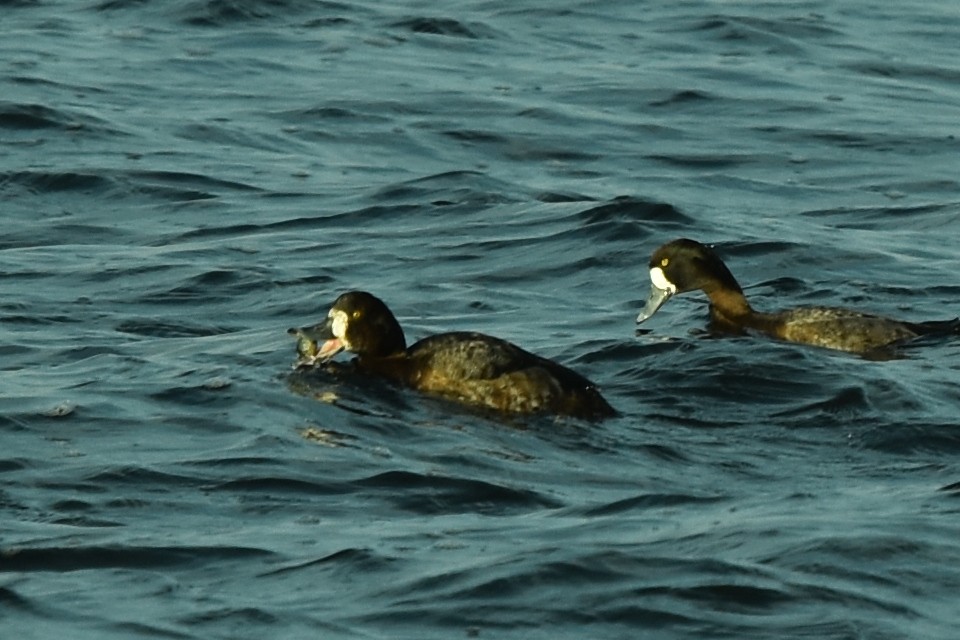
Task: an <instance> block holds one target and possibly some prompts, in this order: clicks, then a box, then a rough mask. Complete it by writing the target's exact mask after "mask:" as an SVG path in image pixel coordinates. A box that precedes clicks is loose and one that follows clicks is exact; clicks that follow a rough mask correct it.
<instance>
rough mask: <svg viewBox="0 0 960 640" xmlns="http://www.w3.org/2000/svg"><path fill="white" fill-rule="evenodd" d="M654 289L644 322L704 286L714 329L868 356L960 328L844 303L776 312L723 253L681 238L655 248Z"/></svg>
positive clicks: (641, 316)
mask: <svg viewBox="0 0 960 640" xmlns="http://www.w3.org/2000/svg"><path fill="white" fill-rule="evenodd" d="M650 280H651V289H650V296H649V297H648V299H647V304H646V306H645V307H644V309H643V310H642V311H641V312H640V314H639V316H638V317H637V322H638V323H639V322H644V321H646V320H647V319H648V318H650V316H652V315H653V314H654V313H656V312H657V310H658V309H659V308H660V307H661V306H662V305H663V304H664V303H665V302H666V301H667V300H668V299H669V298H671V297H672V296H673V295H676V294H678V293H684V292H687V291H695V290H701V291H703V292H705V293H706V294H707V297H708V298H709V299H710V321H711V328H712V329H714V330H715V331H719V332H723V333H732V334H750V333H759V334H763V335H766V336H768V337H772V338H776V339H779V340H784V341H787V342H796V343H801V344H807V345H812V346H817V347H823V348H827V349H836V350H839V351H847V352H850V353H858V354H868V353H871V352H875V351H877V350H880V349H884V348H887V347H891V346H894V345H897V344H899V343H902V342H905V341H908V340H912V339H915V338H919V337H921V336H924V335H931V334H943V333H951V332H957V331H958V330H960V320H957V319H955V320H948V321H944V322H920V323H911V322H902V321H900V320H894V319H892V318H885V317H882V316H877V315H871V314H868V313H862V312H859V311H854V310H851V309H844V308H839V307H799V308H796V309H789V310H786V311H780V312H776V313H763V312H760V311H755V310H754V309H753V308H752V307H751V306H750V304H749V302H747V299H746V296H744V294H743V290H742V289H741V287H740V285H739V284H738V283H737V281H736V279H735V278H734V277H733V275H732V274H731V273H730V270H729V269H728V268H727V266H726V265H725V264H724V263H723V261H722V260H721V259H720V257H719V256H718V255H717V254H716V253H715V252H714V251H713V250H712V249H711V248H709V247H707V246H705V245H703V244H700V243H699V242H696V241H695V240H688V239H686V238H681V239H678V240H674V241H672V242H668V243H667V244H665V245H663V246H661V247H660V248H659V249H657V250H656V251H654V253H653V256H652V257H651V259H650Z"/></svg>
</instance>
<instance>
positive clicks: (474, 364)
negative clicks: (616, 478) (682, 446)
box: [290, 291, 616, 419]
mask: <svg viewBox="0 0 960 640" xmlns="http://www.w3.org/2000/svg"><path fill="white" fill-rule="evenodd" d="M290 333H292V334H294V335H296V336H297V337H298V338H299V344H300V345H303V343H304V341H305V340H306V341H307V342H309V340H322V341H323V344H322V346H320V347H319V348H316V349H312V348H310V347H309V346H308V345H304V346H298V351H299V352H300V354H301V363H303V364H306V365H314V364H317V363H323V362H326V361H327V360H329V359H330V358H332V357H333V356H334V355H336V354H337V353H338V352H339V351H341V350H347V351H351V352H353V353H355V354H356V358H355V359H354V363H353V365H354V368H355V369H356V371H357V372H359V373H363V374H366V375H373V376H377V377H380V378H384V379H386V380H389V381H391V382H394V383H396V384H398V385H401V386H404V387H409V388H411V389H415V390H417V391H421V392H424V393H429V394H432V395H437V396H440V397H443V398H446V399H449V400H453V401H456V402H460V403H463V404H468V405H472V406H476V407H484V408H488V409H493V410H496V411H501V412H505V413H514V414H535V413H549V414H559V415H569V416H574V417H579V418H586V419H601V418H605V417H609V416H613V415H615V414H616V412H615V410H614V409H613V408H612V407H611V406H610V405H609V404H608V403H607V401H606V400H605V399H604V398H603V396H602V395H601V394H600V391H599V390H598V389H597V386H596V385H595V384H593V383H592V382H591V381H590V380H588V379H587V378H585V377H583V376H581V375H580V374H578V373H576V372H574V371H572V370H570V369H568V368H566V367H564V366H562V365H560V364H557V363H556V362H553V361H552V360H548V359H547V358H543V357H540V356H537V355H535V354H532V353H530V352H528V351H525V350H523V349H521V348H520V347H518V346H516V345H514V344H512V343H510V342H507V341H506V340H502V339H500V338H496V337H493V336H489V335H486V334H483V333H475V332H464V331H458V332H450V333H441V334H436V335H433V336H429V337H427V338H424V339H423V340H420V341H418V342H416V343H414V344H413V345H411V346H409V347H407V346H406V340H405V338H404V335H403V331H402V329H401V328H400V325H399V323H398V322H397V320H396V318H395V317H394V316H393V313H392V312H391V311H390V310H389V308H387V306H386V305H385V304H384V303H383V302H382V301H381V300H379V299H378V298H376V297H375V296H373V295H371V294H369V293H366V292H363V291H351V292H348V293H345V294H343V295H341V296H340V297H339V298H337V300H336V301H335V302H334V304H333V306H332V307H331V309H330V313H329V314H328V316H327V319H326V321H324V322H323V323H321V324H318V325H316V326H314V327H307V328H304V329H291V330H290Z"/></svg>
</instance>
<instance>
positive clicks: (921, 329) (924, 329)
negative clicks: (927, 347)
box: [910, 318, 960, 336]
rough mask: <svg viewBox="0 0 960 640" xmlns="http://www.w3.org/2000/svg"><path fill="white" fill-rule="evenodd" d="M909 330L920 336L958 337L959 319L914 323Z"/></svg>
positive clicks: (959, 329)
mask: <svg viewBox="0 0 960 640" xmlns="http://www.w3.org/2000/svg"><path fill="white" fill-rule="evenodd" d="M910 328H911V329H913V330H914V331H916V332H917V333H918V334H919V335H922V336H943V335H960V318H954V319H953V320H929V321H927V322H914V323H911V324H910Z"/></svg>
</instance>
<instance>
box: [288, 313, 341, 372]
mask: <svg viewBox="0 0 960 640" xmlns="http://www.w3.org/2000/svg"><path fill="white" fill-rule="evenodd" d="M287 333H289V334H290V335H292V336H296V337H297V338H298V339H300V340H314V341H316V342H318V343H321V344H320V346H319V348H318V349H317V351H316V353H315V354H314V355H313V356H312V360H313V361H314V362H317V361H319V362H326V361H327V360H329V359H330V358H332V357H333V356H335V355H337V354H338V353H340V352H341V351H343V350H344V348H346V345H345V344H344V343H343V340H341V339H340V338H338V337H336V336H335V335H333V320H332V319H331V318H327V319H326V320H324V321H323V322H321V323H320V324H315V325H313V326H312V327H302V328H300V329H287ZM321 341H322V342H321Z"/></svg>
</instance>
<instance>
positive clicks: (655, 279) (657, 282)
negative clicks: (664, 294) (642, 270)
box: [650, 267, 677, 294]
mask: <svg viewBox="0 0 960 640" xmlns="http://www.w3.org/2000/svg"><path fill="white" fill-rule="evenodd" d="M650 282H651V283H653V286H655V287H656V288H657V289H660V290H661V291H669V292H670V293H671V294H673V293H676V292H677V285H675V284H673V283H672V282H670V281H669V280H667V276H665V275H663V269H661V268H660V267H654V268H653V269H650Z"/></svg>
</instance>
